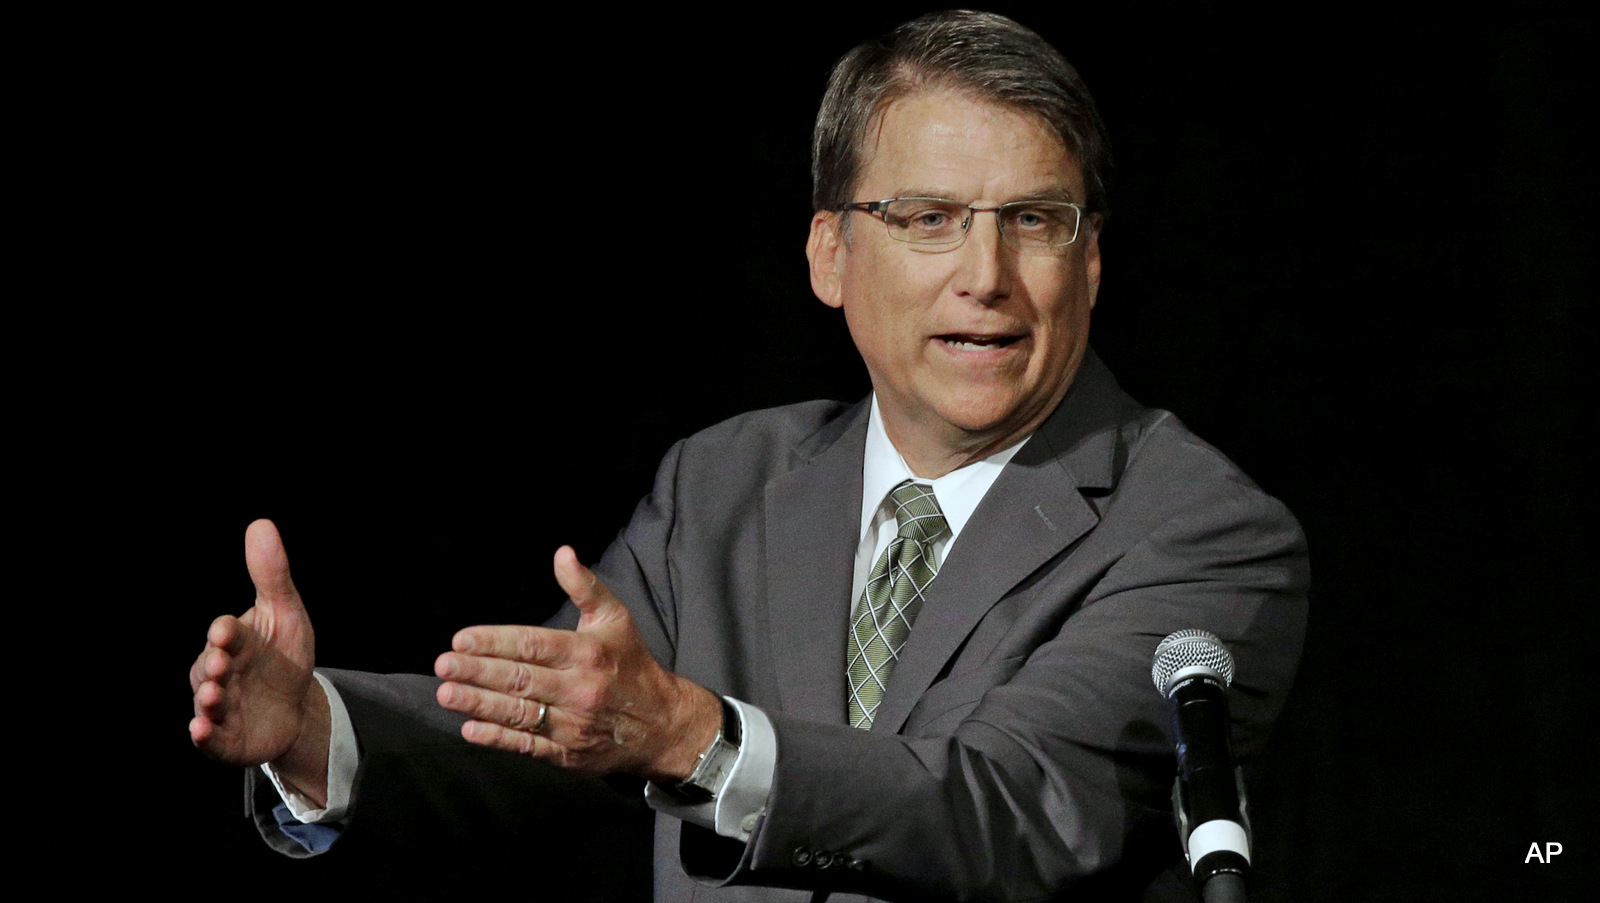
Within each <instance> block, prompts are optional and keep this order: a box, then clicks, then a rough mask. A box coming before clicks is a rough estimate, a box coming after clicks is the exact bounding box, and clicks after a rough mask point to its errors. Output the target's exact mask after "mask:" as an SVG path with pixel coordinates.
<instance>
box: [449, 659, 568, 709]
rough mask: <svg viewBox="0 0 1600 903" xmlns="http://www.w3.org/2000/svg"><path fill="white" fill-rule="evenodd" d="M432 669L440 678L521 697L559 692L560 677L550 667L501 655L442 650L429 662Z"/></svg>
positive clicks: (547, 697)
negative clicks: (477, 654)
mask: <svg viewBox="0 0 1600 903" xmlns="http://www.w3.org/2000/svg"><path fill="white" fill-rule="evenodd" d="M433 673H434V674H437V675H438V676H439V678H440V679H441V680H450V681H455V682H457V683H462V684H471V685H473V686H477V687H483V688H484V689H486V690H490V691H493V692H496V693H504V694H506V695H507V696H515V697H518V698H521V699H543V700H546V701H549V700H551V699H553V698H555V697H556V696H558V695H561V685H562V681H561V678H560V676H559V675H558V673H557V672H556V671H554V670H553V669H551V668H547V667H543V666H541V665H532V664H528V663H526V662H517V661H508V660H506V659H503V658H488V657H484V656H476V655H461V654H459V653H455V652H446V653H445V654H443V655H441V656H439V658H438V659H437V660H436V661H435V662H434V663H433Z"/></svg>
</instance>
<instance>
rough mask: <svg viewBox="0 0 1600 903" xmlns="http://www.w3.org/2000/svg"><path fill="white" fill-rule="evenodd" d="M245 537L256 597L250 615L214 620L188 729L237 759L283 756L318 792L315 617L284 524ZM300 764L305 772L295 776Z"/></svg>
mask: <svg viewBox="0 0 1600 903" xmlns="http://www.w3.org/2000/svg"><path fill="white" fill-rule="evenodd" d="M244 547H245V563H246V565H247V566H248V567H249V569H250V580H251V581H252V582H253V583H254V584H255V587H256V600H255V605H254V606H252V607H251V608H250V610H249V611H247V612H245V613H244V615H243V616H242V617H237V618H236V617H234V616H232V615H223V616H222V617H219V618H217V619H216V620H215V621H213V622H211V629H210V630H208V631H207V632H206V646H205V649H203V650H202V651H201V652H200V656H199V657H198V658H196V659H195V662H194V665H193V666H192V667H191V668H190V669H189V686H190V688H191V689H192V690H193V691H194V718H193V720H191V721H190V722H189V737H190V739H191V740H193V741H194V744H195V746H198V747H199V748H200V749H201V750H203V751H204V752H205V753H206V754H207V755H210V756H212V757H214V758H217V759H220V760H221V761H223V762H227V763H229V764H232V765H259V764H261V763H263V762H275V763H281V764H282V765H283V768H280V772H283V771H288V772H292V773H293V774H292V775H291V774H280V776H282V777H285V778H286V779H288V780H292V782H293V783H295V784H296V785H297V786H298V788H299V789H301V790H302V791H303V792H306V793H307V795H309V796H312V797H314V798H316V797H320V796H321V795H322V791H321V785H322V783H323V781H324V780H325V777H326V771H327V727H326V725H327V720H328V715H327V711H328V704H327V699H326V697H324V695H323V693H322V691H321V688H320V687H318V686H317V684H316V681H315V680H314V679H313V678H312V676H311V666H312V662H313V658H314V654H313V653H314V650H315V641H314V638H313V635H312V631H311V619H310V617H309V616H308V615H307V614H306V609H305V606H304V605H303V604H301V602H300V594H299V593H298V592H297V591H296V590H295V588H294V581H293V580H291V579H290V577H289V558H288V556H287V555H286V554H285V553H284V550H283V541H282V540H281V539H279V537H278V529H277V527H275V526H273V524H272V522H271V521H267V520H258V521H256V522H255V523H253V524H251V525H250V527H249V529H248V530H246V531H245V537H244ZM319 735H320V743H321V749H320V752H318V751H317V750H316V748H315V747H316V745H317V742H318V740H319ZM319 759H320V762H321V770H320V772H319V771H318V769H317V762H318V760H319ZM302 773H304V774H305V778H304V779H303V780H301V779H298V778H297V777H294V776H296V775H300V774H302ZM308 785H309V786H308Z"/></svg>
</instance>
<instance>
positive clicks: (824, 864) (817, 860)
mask: <svg viewBox="0 0 1600 903" xmlns="http://www.w3.org/2000/svg"><path fill="white" fill-rule="evenodd" d="M841 858H842V857H841ZM835 861H836V860H835V858H834V855H833V854H832V853H830V852H828V851H827V850H818V851H817V853H816V856H815V857H814V858H813V859H812V864H813V865H815V866H816V867H817V868H819V869H825V868H832V867H833V864H834V862H835Z"/></svg>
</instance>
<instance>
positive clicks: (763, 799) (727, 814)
mask: <svg viewBox="0 0 1600 903" xmlns="http://www.w3.org/2000/svg"><path fill="white" fill-rule="evenodd" d="M724 698H725V699H727V700H728V702H729V703H731V704H732V705H733V708H734V710H735V711H737V712H738V713H739V737H740V742H739V755H738V757H737V758H735V759H734V760H733V767H732V768H730V769H728V773H727V775H726V776H724V778H723V781H722V786H721V787H719V788H717V790H716V798H715V799H713V800H712V801H711V802H709V803H683V802H681V801H679V800H677V799H676V798H674V797H673V796H672V795H671V794H669V793H667V792H666V791H664V790H662V789H660V788H658V787H657V786H656V785H655V784H646V785H645V788H644V799H645V802H647V803H649V804H650V808H652V809H654V810H656V811H657V812H661V813H663V814H666V815H670V816H672V817H673V818H681V819H683V820H684V821H686V822H689V823H690V824H694V825H699V826H700V827H702V828H710V829H711V830H713V831H716V832H717V833H718V834H721V835H722V836H723V837H732V838H733V839H735V840H739V841H748V840H749V839H750V835H751V834H752V833H754V832H755V829H756V825H757V824H758V823H759V822H760V821H761V816H762V815H764V814H766V811H767V797H768V796H769V795H771V793H772V777H773V772H774V771H775V770H776V769H777V762H778V736H777V734H776V733H775V732H774V731H773V730H772V722H771V721H770V720H768V718H767V713H766V712H763V711H761V710H760V709H758V708H756V707H755V706H753V705H750V704H748V703H743V702H740V701H739V700H737V699H733V698H730V697H724Z"/></svg>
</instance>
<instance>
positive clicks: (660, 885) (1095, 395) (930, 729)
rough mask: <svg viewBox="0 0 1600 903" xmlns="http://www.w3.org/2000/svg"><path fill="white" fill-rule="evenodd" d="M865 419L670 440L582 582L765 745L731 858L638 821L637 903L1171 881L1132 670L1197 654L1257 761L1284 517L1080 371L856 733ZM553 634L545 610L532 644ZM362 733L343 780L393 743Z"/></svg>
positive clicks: (755, 420) (1162, 772) (1288, 586)
mask: <svg viewBox="0 0 1600 903" xmlns="http://www.w3.org/2000/svg"><path fill="white" fill-rule="evenodd" d="M866 420H867V405H866V404H864V403H861V404H856V405H853V406H846V405H841V404H837V403H822V402H817V403H809V404H803V405H795V406H791V407H786V408H778V409H773V410H767V411H758V412H755V413H751V414H747V415H744V416H741V417H737V418H735V419H733V420H730V421H727V422H725V423H722V424H720V425H718V426H715V427H713V428H711V429H709V430H706V431H704V432H702V433H699V434H697V435H695V436H693V437H691V438H689V439H686V440H684V441H682V442H680V443H679V444H678V445H677V446H675V447H674V448H673V449H672V451H671V452H670V453H669V454H668V455H667V457H666V459H665V461H664V462H663V463H662V465H661V468H660V470H659V472H658V475H657V480H656V485H655V489H654V491H653V492H652V493H651V495H650V496H648V497H647V498H646V499H645V500H644V501H643V502H641V503H640V505H639V507H638V509H637V511H636V512H635V514H634V517H633V520H632V521H631V523H630V524H629V525H628V527H627V529H626V530H625V531H624V532H623V533H622V535H621V536H620V537H619V538H618V540H617V542H616V543H614V544H613V545H612V547H611V548H610V549H609V550H608V551H607V552H606V554H605V556H604V558H603V559H602V561H601V563H600V565H599V566H598V567H597V568H596V570H597V571H598V572H599V574H600V576H601V578H602V579H603V580H605V581H606V583H607V584H608V585H610V587H611V588H612V589H613V590H614V591H615V592H616V593H617V594H618V595H619V596H620V597H621V598H622V599H623V600H625V601H626V602H627V603H628V605H629V606H630V608H631V609H632V610H633V612H634V616H635V619H636V621H637V622H638V625H639V627H640V629H641V631H642V632H643V634H644V636H645V638H646V640H647V641H648V642H649V644H650V646H651V648H652V650H653V651H654V652H655V654H656V656H657V658H658V659H659V660H660V661H661V662H662V663H663V664H664V665H666V666H667V667H668V668H670V669H672V670H674V671H676V672H677V673H679V674H682V675H684V676H685V677H688V678H690V679H692V680H694V681H696V682H698V683H701V684H703V685H704V686H706V687H709V688H710V689H712V690H714V691H716V692H718V693H722V694H726V695H730V696H734V697H736V698H738V699H741V700H745V701H748V702H750V703H753V704H755V705H758V706H760V707H762V708H763V709H764V710H765V711H767V712H768V713H769V714H770V715H771V717H772V720H773V723H774V726H775V728H776V731H777V736H778V761H777V771H776V775H775V781H774V786H773V792H772V796H771V798H770V800H769V805H768V807H767V811H766V813H765V816H764V817H763V818H762V820H761V822H760V824H759V826H758V827H757V828H756V830H755V832H754V835H753V837H752V839H751V840H750V842H749V843H748V844H740V843H736V842H733V841H729V840H727V839H725V838H721V837H718V836H716V835H715V834H713V833H711V832H709V831H705V830H703V829H699V828H696V827H693V826H688V827H685V826H683V825H682V823H680V822H678V821H677V820H675V819H670V818H665V817H663V818H660V819H658V820H657V828H656V864H655V869H656V876H655V881H656V897H657V899H658V900H690V899H702V900H721V899H737V900H758V899H760V900H766V899H771V900H806V899H811V895H810V894H808V893H805V892H804V891H833V892H835V895H833V896H831V897H829V899H832V900H843V899H854V897H853V896H851V895H854V894H865V895H870V896H874V897H882V898H889V899H919V900H920V899H945V898H953V899H966V898H979V899H989V898H992V899H1006V900H1032V899H1047V898H1050V897H1051V896H1052V895H1054V894H1056V893H1058V892H1060V891H1062V890H1064V889H1067V888H1072V891H1071V893H1072V895H1073V898H1074V899H1083V898H1084V897H1085V896H1087V897H1090V898H1094V897H1119V896H1123V895H1124V894H1133V895H1134V896H1137V894H1138V892H1139V891H1140V890H1142V889H1143V888H1144V887H1145V886H1146V885H1148V884H1149V883H1150V881H1151V879H1152V877H1153V876H1154V875H1155V874H1156V873H1158V872H1159V871H1161V869H1162V868H1164V867H1166V866H1168V865H1170V864H1171V862H1172V861H1173V860H1174V859H1176V858H1180V856H1179V853H1178V847H1177V841H1176V838H1175V836H1174V834H1173V833H1172V831H1171V829H1170V827H1168V824H1169V823H1170V818H1171V816H1170V813H1168V812H1167V811H1166V810H1167V808H1168V799H1169V794H1170V789H1171V783H1172V779H1173V773H1174V766H1173V755H1172V748H1173V747H1172V742H1171V739H1170V736H1169V731H1168V728H1167V726H1166V717H1165V715H1164V712H1163V708H1162V701H1161V699H1160V697H1159V694H1157V692H1156V691H1155V689H1154V688H1153V687H1152V686H1151V684H1150V679H1149V671H1150V662H1151V658H1152V655H1153V652H1154V649H1155V646H1156V644H1157V642H1159V641H1160V639H1161V638H1162V637H1164V636H1166V635H1167V634H1169V633H1171V632H1172V631H1175V630H1179V629H1183V628H1191V627H1198V628H1203V629H1206V630H1209V631H1211V632H1213V633H1215V634H1217V635H1218V636H1220V637H1222V638H1223V640H1224V641H1225V642H1226V643H1227V644H1228V646H1229V648H1230V649H1231V650H1232V652H1233V654H1234V656H1235V658H1236V660H1237V662H1238V675H1239V678H1238V681H1237V682H1236V683H1235V684H1234V689H1233V691H1232V692H1231V694H1230V697H1231V698H1230V702H1231V705H1232V715H1233V719H1234V728H1235V729H1234V744H1235V750H1236V752H1237V753H1239V754H1241V755H1242V756H1246V757H1248V756H1249V755H1251V754H1253V753H1254V752H1256V751H1257V750H1258V749H1259V747H1260V745H1261V743H1262V741H1263V740H1264V738H1265V735H1266V732H1267V729H1268V728H1269V726H1270V724H1271V722H1272V719H1273V718H1274V717H1275V716H1276V714H1277V712H1278V710H1279V708H1280V706H1281V705H1282V702H1283V699H1284V694H1285V692H1286V691H1287V689H1288V686H1289V683H1290V681H1291V679H1292V677H1293V673H1294V668H1295V665H1296V662H1297V659H1298V656H1299V650H1300V646H1301V640H1302V636H1303V632H1304V626H1305V613H1306V588H1307V581H1308V571H1307V564H1306V554H1305V545H1304V541H1303V537H1302V535H1301V533H1300V530H1299V528H1298V526H1297V525H1296V523H1295V521H1294V519H1293V517H1292V516H1291V515H1290V514H1289V512H1288V511H1287V510H1286V509H1285V508H1284V507H1283V506H1282V505H1281V504H1279V503H1278V502H1277V501H1276V500H1274V499H1272V498H1271V497H1269V496H1267V495H1266V494H1265V493H1263V492H1262V491H1261V490H1260V489H1259V488H1257V487H1256V486H1255V485H1254V484H1253V483H1251V482H1250V480H1249V479H1248V478H1246V477H1245V476H1244V475H1243V474H1242V473H1240V472H1239V471H1238V469H1237V468H1235V467H1234V466H1233V465H1232V464H1231V463H1230V462H1229V461H1228V460H1227V459H1226V458H1224V457H1223V456H1222V455H1221V454H1220V453H1218V452H1217V451H1216V450H1214V449H1212V448H1211V447H1210V446H1208V445H1206V444H1205V443H1203V442H1201V441H1200V440H1199V439H1197V438H1195V437H1194V436H1193V435H1192V434H1191V433H1189V432H1188V431H1187V430H1186V429H1185V428H1184V427H1183V426H1182V425H1181V424H1180V423H1179V422H1178V421H1177V419H1176V418H1175V417H1173V416H1172V415H1171V414H1168V413H1166V412H1162V411H1153V410H1148V409H1144V408H1141V407H1139V406H1138V405H1137V404H1135V403H1134V402H1133V401H1132V400H1131V399H1129V398H1128V397H1127V396H1126V395H1124V394H1123V393H1122V392H1121V390H1120V389H1118V388H1117V386H1116V383H1115V381H1114V380H1113V378H1112V377H1111V374H1110V373H1109V371H1107V370H1106V369H1105V367H1104V366H1103V365H1102V364H1101V363H1100V362H1099V360H1098V359H1097V358H1096V357H1094V355H1093V354H1092V353H1091V354H1090V355H1089V357H1088V359H1087V360H1086V361H1085V362H1084V365H1083V367H1082V369H1081V370H1080V372H1079V374H1078V376H1077V378H1076V380H1075V382H1074V385H1073V386H1072V388H1071V390H1070V391H1069V392H1068V394H1067V396H1066V398H1065V399H1064V400H1063V402H1062V404H1061V405H1060V407H1059V408H1058V409H1057V410H1056V412H1055V413H1054V414H1053V415H1052V416H1051V417H1050V419H1049V420H1047V421H1046V423H1045V424H1044V425H1043V426H1042V427H1041V428H1040V429H1039V430H1038V432H1036V433H1035V435H1034V437H1033V439H1032V440H1031V441H1030V442H1029V443H1028V444H1027V445H1026V446H1025V447H1024V448H1023V449H1022V450H1021V451H1020V452H1019V453H1018V454H1017V455H1016V457H1015V458H1014V459H1013V460H1012V461H1011V463H1010V464H1009V465H1007V467H1006V469H1005V470H1004V471H1003V472H1002V474H1001V475H1000V477H999V478H998V479H997V480H996V482H995V483H994V485H993V487H992V488H991V489H990V491H989V493H988V494H987V495H986V496H985V498H984V499H983V501H982V503H981V504H980V505H979V507H978V508H977V510H976V511H975V512H974V514H973V516H972V518H971V520H970V521H969V523H968V524H967V526H966V528H965V530H964V531H963V532H962V534H961V537H960V538H959V540H958V541H957V542H956V543H954V544H953V545H952V547H951V549H950V550H949V553H948V555H947V557H946V560H945V561H944V563H943V565H942V567H941V569H940V572H939V578H938V579H937V580H936V581H935V582H934V584H933V586H932V588H931V591H930V593H929V594H928V596H927V597H926V601H925V603H924V607H923V609H922V611H921V614H920V615H919V616H918V620H917V623H916V625H915V628H914V629H913V631H912V633H911V637H910V640H909V642H908V644H907V645H906V647H905V649H904V651H903V652H902V655H901V659H900V663H899V665H898V666H897V668H896V670H895V673H894V677H893V679H892V680H891V682H890V686H889V689H888V692H887V695H886V697H885V699H884V701H883V704H882V707H881V709H880V711H879V714H878V717H877V720H876V722H875V724H874V726H873V729H872V730H871V731H860V730H857V729H854V728H851V727H849V726H848V724H847V721H846V708H845V693H846V691H845V646H846V641H845V629H846V624H847V623H848V621H849V611H850V606H851V601H852V600H851V599H850V582H851V573H852V568H853V563H854V555H855V546H856V537H857V535H858V531H859V526H860V525H859V512H860V506H861V467H862V456H863V451H864V446H865V437H866ZM575 622H576V612H575V610H573V609H572V607H571V606H570V604H569V605H568V606H567V608H566V609H565V610H564V611H563V612H562V614H560V615H558V616H557V618H556V621H555V622H554V623H556V624H558V625H559V626H570V625H571V624H573V623H575ZM336 682H338V683H339V685H340V687H341V691H342V692H346V693H353V694H355V695H356V696H357V697H366V696H371V695H373V694H374V693H378V694H380V695H381V693H383V692H387V691H382V690H374V689H373V688H372V685H370V684H369V683H367V682H365V679H364V678H356V677H350V676H344V677H340V678H336ZM346 688H348V689H346ZM361 705H362V704H361V703H358V706H361ZM425 708H426V704H425V703H421V704H419V708H418V711H422V710H423V709H425ZM433 717H434V716H432V715H431V714H425V715H423V716H419V719H418V723H420V721H421V720H426V719H427V718H433ZM361 720H362V719H361V717H359V716H358V717H357V729H358V733H360V735H361V740H362V744H363V754H364V756H365V755H366V751H367V750H369V749H373V748H374V747H375V746H376V747H378V748H386V747H389V746H391V745H397V746H396V748H403V747H404V745H406V744H410V743H413V742H415V738H414V737H406V736H399V735H395V734H394V732H392V731H387V730H386V731H384V732H383V733H384V734H385V735H384V736H377V735H376V734H375V732H374V731H371V730H367V729H364V728H363V726H362V724H361ZM447 720H448V719H447ZM452 729H453V728H452ZM404 733H405V732H404V731H402V732H400V734H404ZM455 742H457V743H460V742H461V741H459V740H456V741H455ZM519 767H521V763H519ZM372 792H374V789H373V788H372V787H371V786H367V787H366V788H365V793H367V794H371V793H372ZM361 805H363V806H364V805H365V803H362V804H361ZM361 817H362V813H361V812H360V811H359V810H358V812H357V815H356V821H357V822H359V821H360V819H361ZM269 833H270V832H269ZM691 876H692V877H691ZM747 885H756V886H747ZM1097 887H1098V888H1100V889H1101V892H1100V893H1096V892H1095V888H1097ZM783 888H789V889H793V890H782V889H783ZM818 896H827V894H820V895H818Z"/></svg>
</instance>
